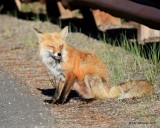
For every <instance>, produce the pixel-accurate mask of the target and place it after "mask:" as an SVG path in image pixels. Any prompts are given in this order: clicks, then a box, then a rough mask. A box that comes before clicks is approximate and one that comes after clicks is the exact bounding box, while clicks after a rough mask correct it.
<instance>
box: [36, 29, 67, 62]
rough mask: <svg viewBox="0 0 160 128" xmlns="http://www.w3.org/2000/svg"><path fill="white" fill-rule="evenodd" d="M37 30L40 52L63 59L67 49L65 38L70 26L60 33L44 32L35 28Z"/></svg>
mask: <svg viewBox="0 0 160 128" xmlns="http://www.w3.org/2000/svg"><path fill="white" fill-rule="evenodd" d="M35 32H36V34H37V37H38V39H39V46H40V52H41V53H42V54H48V55H50V56H52V57H53V58H54V59H62V56H63V54H64V52H65V49H66V42H65V39H66V37H67V34H68V26H66V27H65V28H63V29H62V31H61V32H59V33H57V32H55V33H42V32H40V31H39V30H37V29H35Z"/></svg>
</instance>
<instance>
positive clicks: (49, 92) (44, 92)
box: [37, 88, 81, 103]
mask: <svg viewBox="0 0 160 128" xmlns="http://www.w3.org/2000/svg"><path fill="white" fill-rule="evenodd" d="M37 90H38V91H40V92H41V94H42V95H44V96H47V97H49V98H52V97H53V96H54V94H55V91H56V89H55V88H54V89H40V88H37ZM71 99H81V97H80V96H79V94H78V93H77V92H76V91H74V90H71V92H70V93H69V95H68V97H67V100H66V103H67V102H69V101H70V100H71Z"/></svg>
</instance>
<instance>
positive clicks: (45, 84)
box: [0, 15, 160, 128]
mask: <svg viewBox="0 0 160 128" xmlns="http://www.w3.org/2000/svg"><path fill="white" fill-rule="evenodd" d="M32 27H37V28H40V29H41V30H42V31H44V32H45V31H59V30H60V28H59V27H58V26H57V25H53V24H51V23H48V22H40V21H25V20H20V19H16V18H14V17H9V16H6V15H0V70H3V71H5V72H8V73H9V74H10V75H12V76H13V77H16V78H18V79H19V80H20V81H21V82H22V83H23V84H25V85H26V86H29V88H30V90H29V91H30V93H33V94H35V95H38V96H39V98H41V99H42V100H45V99H46V98H49V97H51V96H52V95H53V91H54V90H53V89H52V82H51V77H52V76H51V74H49V73H48V72H47V70H46V68H45V67H44V66H43V64H42V62H41V60H40V57H39V53H38V44H37V38H36V35H35V34H34V31H33V30H32ZM67 40H68V41H70V42H71V43H72V44H73V45H74V46H75V47H77V48H80V49H83V48H84V49H87V50H88V51H92V52H94V50H93V49H92V48H89V47H90V46H93V45H94V47H100V43H99V41H98V40H95V39H92V38H89V37H87V36H85V35H83V34H81V33H70V34H69V37H68V39H67ZM86 42H87V44H86ZM72 94H73V93H72ZM70 97H72V98H71V99H70V100H69V101H68V102H67V103H66V104H64V105H48V104H46V107H47V108H49V109H50V112H51V113H52V115H53V116H54V117H55V118H56V123H57V126H58V127H66V128H74V127H76V128H81V127H85V128H90V127H92V128H100V127H102V128H122V127H123V128H143V127H146V128H160V97H159V96H158V95H155V96H153V97H152V98H149V97H147V98H142V99H138V100H128V101H118V100H117V99H110V100H105V101H94V102H89V103H86V102H84V101H80V100H79V99H76V97H74V96H70ZM146 99H147V100H146ZM42 104H43V102H42ZM37 107H38V106H37Z"/></svg>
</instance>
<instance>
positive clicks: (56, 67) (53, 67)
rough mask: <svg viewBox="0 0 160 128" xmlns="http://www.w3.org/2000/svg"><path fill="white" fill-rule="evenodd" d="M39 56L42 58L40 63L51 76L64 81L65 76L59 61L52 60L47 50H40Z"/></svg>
mask: <svg viewBox="0 0 160 128" xmlns="http://www.w3.org/2000/svg"><path fill="white" fill-rule="evenodd" d="M40 56H41V57H42V62H43V63H44V64H45V66H46V67H47V68H48V69H49V70H50V71H51V73H52V74H53V76H54V77H55V78H56V79H58V80H61V81H64V80H65V76H64V71H63V70H62V68H61V62H60V60H57V59H55V58H53V57H52V56H51V54H50V53H49V52H48V51H47V50H41V51H40Z"/></svg>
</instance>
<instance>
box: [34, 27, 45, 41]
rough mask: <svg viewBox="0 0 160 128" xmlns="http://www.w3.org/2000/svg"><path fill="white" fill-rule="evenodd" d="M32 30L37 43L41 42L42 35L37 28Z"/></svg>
mask: <svg viewBox="0 0 160 128" xmlns="http://www.w3.org/2000/svg"><path fill="white" fill-rule="evenodd" d="M33 29H34V31H35V33H36V35H37V37H38V39H39V41H41V40H42V35H43V33H42V32H41V31H39V30H38V29H37V28H33Z"/></svg>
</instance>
